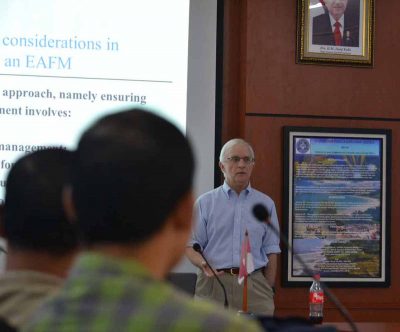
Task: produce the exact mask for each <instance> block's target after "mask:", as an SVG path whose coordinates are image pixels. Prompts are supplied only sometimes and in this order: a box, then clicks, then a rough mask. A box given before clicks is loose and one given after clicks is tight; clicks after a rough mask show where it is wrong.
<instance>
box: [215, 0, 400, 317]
mask: <svg viewBox="0 0 400 332" xmlns="http://www.w3.org/2000/svg"><path fill="white" fill-rule="evenodd" d="M375 3H376V35H375V40H376V43H375V66H374V68H372V69H365V68H351V67H337V66H321V65H319V66H318V65H299V64H296V63H295V44H296V43H295V42H296V40H295V38H296V0H283V1H276V0H225V12H224V13H225V23H224V29H225V30H224V69H223V70H224V82H223V87H224V88H223V94H224V96H223V98H224V99H223V100H224V105H223V109H224V114H223V130H222V140H223V142H224V141H226V140H227V139H229V138H232V137H236V136H241V137H244V138H245V139H247V140H248V141H250V142H251V143H252V144H253V146H254V148H255V150H256V157H257V162H256V167H255V170H254V176H253V180H252V184H253V185H254V187H256V188H258V189H260V190H262V191H265V192H266V193H268V194H269V195H270V196H271V197H272V198H273V199H274V200H275V202H276V205H277V210H278V213H279V217H280V221H281V222H285V221H284V220H282V215H283V214H282V212H283V208H284V207H283V190H284V188H283V129H282V128H283V127H284V126H317V127H318V126H326V127H345V128H350V127H352V128H389V129H392V140H393V141H392V146H393V153H392V165H391V166H392V167H391V168H392V192H391V198H392V208H391V216H392V218H391V220H392V222H391V228H392V232H391V233H392V234H393V236H392V242H391V254H392V255H391V280H392V286H391V287H390V288H351V289H349V288H335V289H334V293H335V294H336V295H337V296H338V297H339V299H340V300H341V301H342V302H343V303H344V304H345V305H346V306H347V307H348V308H349V309H350V311H351V313H352V314H353V316H354V318H355V319H356V320H358V321H400V283H399V282H398V280H399V279H400V264H398V262H399V260H400V241H397V236H396V235H397V234H399V233H400V223H399V219H400V204H398V202H399V200H400V189H399V185H398V183H399V174H400V158H399V153H398V148H399V146H400V111H399V106H398V104H399V102H398V96H399V95H400V92H399V91H398V87H399V86H400V63H399V61H398V60H397V57H398V54H399V51H400V43H398V42H397V40H398V38H397V33H398V31H399V28H400V23H399V22H400V21H399V20H398V15H397V13H398V12H399V11H400V2H399V1H379V0H376V1H375ZM337 89H338V90H339V93H335V90H337ZM372 119H376V120H379V121H372ZM280 277H281V271H279V278H280ZM307 293H308V289H306V288H281V287H280V282H278V290H277V296H276V308H277V310H276V313H277V315H280V316H287V315H306V314H307V312H308V307H307V306H308V304H307V299H308V294H307ZM326 316H327V320H342V319H341V317H340V316H339V314H338V312H337V310H335V309H334V308H333V306H332V304H331V303H327V308H326Z"/></svg>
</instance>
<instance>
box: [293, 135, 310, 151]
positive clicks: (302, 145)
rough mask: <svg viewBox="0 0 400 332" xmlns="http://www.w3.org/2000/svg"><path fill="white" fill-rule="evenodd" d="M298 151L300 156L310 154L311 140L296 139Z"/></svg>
mask: <svg viewBox="0 0 400 332" xmlns="http://www.w3.org/2000/svg"><path fill="white" fill-rule="evenodd" d="M296 151H297V153H299V154H309V153H310V140H309V139H307V138H296Z"/></svg>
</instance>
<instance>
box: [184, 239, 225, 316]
mask: <svg viewBox="0 0 400 332" xmlns="http://www.w3.org/2000/svg"><path fill="white" fill-rule="evenodd" d="M192 248H193V250H194V251H196V252H198V253H199V254H200V255H201V257H203V259H204V261H205V262H206V264H207V266H208V267H209V268H210V270H211V272H212V273H213V274H214V277H215V278H216V279H217V281H218V283H219V284H220V285H221V287H222V290H223V291H224V307H225V308H228V306H229V304H228V296H227V295H226V289H225V286H224V284H223V283H222V281H221V279H219V277H218V276H217V274H216V273H215V271H214V269H213V268H212V267H211V265H210V263H208V261H207V259H206V257H205V256H204V254H203V250H202V249H201V246H200V244H198V243H194V244H193V246H192Z"/></svg>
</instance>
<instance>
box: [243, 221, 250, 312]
mask: <svg viewBox="0 0 400 332" xmlns="http://www.w3.org/2000/svg"><path fill="white" fill-rule="evenodd" d="M244 236H245V242H246V245H247V242H248V236H249V233H248V232H247V229H246V232H245V234H244ZM244 257H245V263H244V266H245V267H246V269H247V255H245V256H244ZM247 310H248V306H247V271H246V273H245V275H244V285H243V302H242V311H243V312H244V313H247Z"/></svg>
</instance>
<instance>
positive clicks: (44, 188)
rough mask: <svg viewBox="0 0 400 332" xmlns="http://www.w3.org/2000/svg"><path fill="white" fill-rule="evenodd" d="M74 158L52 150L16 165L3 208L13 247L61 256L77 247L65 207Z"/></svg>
mask: <svg viewBox="0 0 400 332" xmlns="http://www.w3.org/2000/svg"><path fill="white" fill-rule="evenodd" d="M72 155H73V154H72V152H70V151H67V150H64V149H60V148H50V149H45V150H40V151H36V152H33V153H31V154H29V155H26V156H24V157H22V158H20V159H19V160H18V161H17V162H16V163H15V164H14V165H13V167H12V168H11V170H10V172H9V174H8V177H7V183H6V195H5V206H4V231H5V235H6V237H7V240H8V242H9V244H10V245H11V246H14V247H18V248H21V249H29V250H38V251H49V252H55V253H60V254H63V253H67V252H69V251H70V250H72V249H75V248H76V246H77V243H78V240H77V233H76V230H75V227H74V225H72V224H71V223H70V222H69V221H68V220H67V218H66V215H65V213H64V209H63V205H62V190H63V188H64V186H65V184H66V183H67V181H69V175H70V171H71V163H72Z"/></svg>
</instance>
